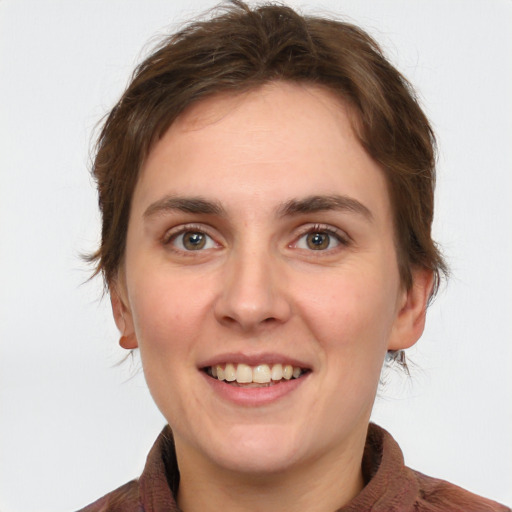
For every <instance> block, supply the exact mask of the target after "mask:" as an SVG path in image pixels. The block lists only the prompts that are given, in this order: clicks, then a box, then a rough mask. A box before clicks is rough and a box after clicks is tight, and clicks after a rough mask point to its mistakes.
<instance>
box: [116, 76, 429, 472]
mask: <svg viewBox="0 0 512 512" xmlns="http://www.w3.org/2000/svg"><path fill="white" fill-rule="evenodd" d="M349 114H350V113H349V111H348V109H347V107H346V106H344V105H343V104H342V103H341V102H340V101H339V100H337V99H336V98H335V97H334V96H332V95H331V94H330V93H328V92H326V91H325V90H323V89H320V88H315V87H312V86H305V85H293V84H286V83H274V84H271V85H267V86H265V87H263V88H261V89H258V90H255V91H253V92H250V93H247V94H244V95H240V96H237V97H234V98H233V97H227V96H217V97H214V98H212V99H209V100H206V101H203V102H201V103H198V104H197V105H195V106H193V107H192V108H190V109H189V110H187V111H186V112H185V114H183V115H182V116H181V117H180V118H179V119H178V120H177V121H176V122H175V123H174V124H173V125H172V126H171V128H170V129H169V130H168V132H167V133H166V134H165V135H164V136H163V137H162V138H161V139H160V140H159V141H158V143H157V144H156V145H155V146H154V148H153V149H152V151H151V152H150V155H149V157H148V159H147V161H146V163H145V165H144V167H143V169H142V170H141V175H140V179H139V182H138V184H137V186H136V189H135V192H134V196H133V202H132V209H131V214H130V220H129V227H128V236H127V245H126V254H125V259H124V263H123V267H122V268H121V270H120V273H119V278H118V281H117V282H116V283H115V286H114V288H113V290H112V292H113V293H112V295H113V306H114V313H115V317H116V320H117V323H118V326H119V328H120V330H121V331H122V334H123V335H124V336H125V338H124V339H125V344H126V346H129V347H135V346H138V347H140V353H141V358H142V363H143V368H144V373H145V377H146V380H147V383H148V386H149V388H150V391H151V393H152V396H153V398H154V400H155V402H156V403H157V405H158V407H159V408H160V410H161V411H162V413H163V414H164V416H165V418H166V419H167V420H168V422H169V424H170V425H171V427H172V428H173V431H174V434H175V439H176V445H177V450H178V455H179V456H180V454H185V455H183V456H186V457H189V458H194V460H195V461H196V462H198V461H199V463H204V464H210V465H212V466H213V467H218V468H224V469H228V470H236V471H242V472H243V471H247V472H263V471H264V472H266V473H269V472H279V471H283V470H289V469H290V468H293V467H301V466H304V465H305V464H312V463H313V461H318V460H324V459H325V460H327V459H328V458H329V457H338V458H339V457H340V456H342V455H343V454H345V455H346V454H347V453H350V451H351V449H353V447H354V446H360V445H361V442H364V437H365V434H366V428H367V424H368V419H369V415H370V412H371V408H372V404H373V401H374V397H375V393H376V388H377V385H378V381H379V376H380V370H381V366H382V363H383V359H384V356H385V353H386V351H387V350H388V349H398V348H403V347H407V346H409V345H411V344H412V343H414V342H415V341H416V339H417V338H418V336H419V335H420V334H421V330H422V328H423V315H424V307H425V301H426V298H427V296H428V288H429V281H428V279H424V280H423V281H422V280H421V279H419V278H416V281H415V285H413V288H412V289H411V290H409V291H407V290H404V289H403V287H402V286H401V283H400V279H399V274H398V267H397V260H396V252H395V246H394V234H393V222H392V216H391V206H390V201H389V196H388V192H387V188H386V182H385V178H384V175H383V173H382V171H381V169H380V168H379V166H378V165H377V164H376V163H375V162H374V161H373V160H372V159H371V158H370V157H369V156H368V155H367V154H366V152H365V151H364V150H363V148H362V146H361V145H360V143H359V142H358V140H357V138H356V137H355V135H354V133H353V130H352V128H351V123H350V115H349ZM222 379H225V380H222ZM361 440H362V441H361Z"/></svg>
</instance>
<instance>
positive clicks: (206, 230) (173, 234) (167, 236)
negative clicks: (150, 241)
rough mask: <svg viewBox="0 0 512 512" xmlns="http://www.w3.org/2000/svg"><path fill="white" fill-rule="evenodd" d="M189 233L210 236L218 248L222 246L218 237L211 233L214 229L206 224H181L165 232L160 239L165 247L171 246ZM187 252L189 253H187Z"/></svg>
mask: <svg viewBox="0 0 512 512" xmlns="http://www.w3.org/2000/svg"><path fill="white" fill-rule="evenodd" d="M189 231H190V232H193V233H195V232H197V233H203V234H205V235H206V236H208V237H209V238H211V239H212V240H213V241H214V242H215V244H216V245H218V246H220V245H221V244H220V243H219V241H218V237H216V236H214V235H213V234H212V233H211V231H212V229H211V228H210V227H209V226H208V225H205V224H195V223H190V224H179V225H178V226H174V227H172V228H170V229H168V230H166V231H165V232H164V234H163V236H162V238H161V239H160V242H161V243H162V244H163V245H171V242H172V241H173V240H174V239H175V238H177V237H178V236H179V235H182V234H183V233H187V232H189ZM176 250H177V251H179V249H176ZM180 252H181V251H180ZM186 252H189V251H186ZM190 252H193V251H190ZM198 252H199V251H198Z"/></svg>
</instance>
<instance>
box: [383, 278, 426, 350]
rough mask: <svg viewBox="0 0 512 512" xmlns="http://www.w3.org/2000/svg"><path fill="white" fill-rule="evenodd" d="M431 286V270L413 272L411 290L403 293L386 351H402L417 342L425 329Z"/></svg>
mask: <svg viewBox="0 0 512 512" xmlns="http://www.w3.org/2000/svg"><path fill="white" fill-rule="evenodd" d="M433 284H434V274H433V272H432V270H430V269H426V268H419V269H414V270H413V283H412V286H411V288H410V289H409V290H407V291H405V292H404V299H403V301H402V304H401V305H400V310H399V311H398V314H397V318H396V320H395V324H394V325H393V330H392V333H391V337H390V340H389V345H388V350H403V349H406V348H409V347H411V346H412V345H414V344H415V343H416V342H417V341H418V339H419V338H420V336H421V335H422V333H423V330H424V328H425V318H426V312H427V306H428V301H429V299H430V295H431V293H432V287H433Z"/></svg>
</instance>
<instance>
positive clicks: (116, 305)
mask: <svg viewBox="0 0 512 512" xmlns="http://www.w3.org/2000/svg"><path fill="white" fill-rule="evenodd" d="M110 303H111V304H112V313H113V315H114V321H115V323H116V325H117V328H118V329H119V332H120V333H121V338H120V339H119V345H120V346H121V347H122V348H124V349H127V350H131V349H134V348H137V347H138V342H137V338H136V336H135V329H134V326H133V319H132V314H131V312H130V310H129V308H128V307H127V306H126V304H125V301H124V300H123V298H122V297H121V294H120V293H119V290H118V288H117V286H116V285H112V286H110Z"/></svg>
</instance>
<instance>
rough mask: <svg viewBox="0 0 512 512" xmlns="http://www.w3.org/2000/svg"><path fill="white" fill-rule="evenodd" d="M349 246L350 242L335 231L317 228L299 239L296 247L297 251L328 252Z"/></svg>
mask: <svg viewBox="0 0 512 512" xmlns="http://www.w3.org/2000/svg"><path fill="white" fill-rule="evenodd" d="M347 244H348V242H347V241H346V240H345V239H344V238H343V237H342V236H341V235H340V234H338V233H336V232H335V231H334V230H332V229H327V228H319V227H317V226H315V227H314V228H313V229H311V230H309V231H308V232H307V233H304V234H303V235H302V236H301V237H300V238H298V240H297V242H296V243H295V244H294V245H295V247H296V248H297V249H305V250H308V251H326V250H330V249H335V248H336V247H339V246H340V245H347Z"/></svg>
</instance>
